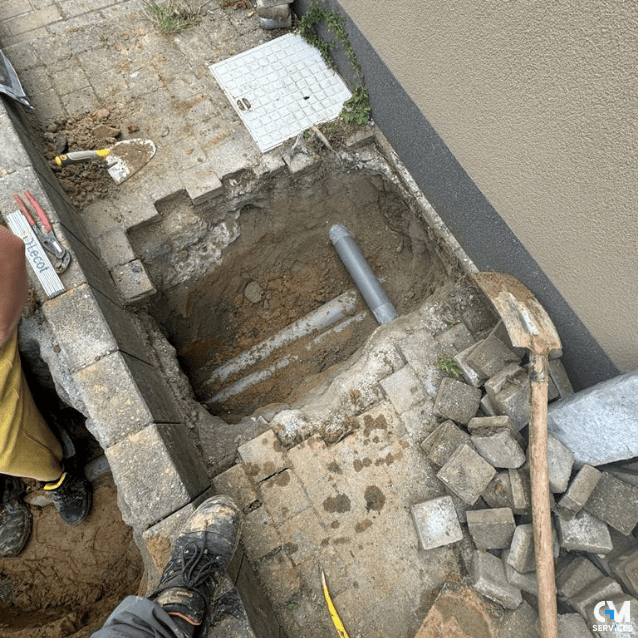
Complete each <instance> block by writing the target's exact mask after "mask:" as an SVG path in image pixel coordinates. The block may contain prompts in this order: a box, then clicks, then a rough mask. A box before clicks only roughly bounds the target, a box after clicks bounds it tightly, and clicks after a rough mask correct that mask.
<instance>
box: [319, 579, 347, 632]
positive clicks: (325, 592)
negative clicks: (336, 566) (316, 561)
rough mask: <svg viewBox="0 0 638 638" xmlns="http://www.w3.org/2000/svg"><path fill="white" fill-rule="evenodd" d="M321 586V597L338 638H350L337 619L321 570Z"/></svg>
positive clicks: (339, 619) (337, 615)
mask: <svg viewBox="0 0 638 638" xmlns="http://www.w3.org/2000/svg"><path fill="white" fill-rule="evenodd" d="M321 585H322V587H323V595H324V596H325V597H326V603H327V604H328V612H329V613H330V618H331V620H332V624H333V625H334V627H335V629H336V630H337V633H338V634H339V638H350V637H349V636H348V632H347V631H346V628H345V627H344V626H343V623H342V622H341V618H339V614H338V613H337V610H336V609H335V606H334V605H333V604H332V598H330V593H329V592H328V585H327V584H326V575H325V574H324V572H323V569H322V570H321Z"/></svg>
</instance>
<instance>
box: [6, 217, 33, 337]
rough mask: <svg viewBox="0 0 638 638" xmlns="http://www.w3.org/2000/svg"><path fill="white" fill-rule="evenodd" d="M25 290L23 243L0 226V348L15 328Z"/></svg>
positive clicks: (25, 298)
mask: <svg viewBox="0 0 638 638" xmlns="http://www.w3.org/2000/svg"><path fill="white" fill-rule="evenodd" d="M28 292H29V286H28V283H27V268H26V257H25V255H24V242H23V241H22V240H21V239H20V238H19V237H16V236H15V235H14V234H12V233H11V232H9V231H8V230H7V229H6V228H5V227H4V226H2V225H0V347H2V346H3V345H4V344H5V342H6V341H7V340H8V339H9V337H11V336H12V335H13V333H14V331H15V329H16V328H17V326H18V321H20V314H21V312H22V308H23V307H24V304H25V303H26V302H27V294H28Z"/></svg>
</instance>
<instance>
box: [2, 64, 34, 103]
mask: <svg viewBox="0 0 638 638" xmlns="http://www.w3.org/2000/svg"><path fill="white" fill-rule="evenodd" d="M0 93H4V94H5V95H8V96H9V97H11V98H13V99H14V100H16V102H20V104H22V105H23V106H26V107H27V108H28V109H33V106H32V105H31V102H29V98H28V97H27V96H26V95H25V94H24V90H23V88H22V85H21V84H20V80H18V75H17V73H16V72H15V69H14V68H13V66H12V65H11V62H9V59H8V58H7V56H6V55H5V54H4V53H2V51H0Z"/></svg>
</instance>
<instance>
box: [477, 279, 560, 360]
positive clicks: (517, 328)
mask: <svg viewBox="0 0 638 638" xmlns="http://www.w3.org/2000/svg"><path fill="white" fill-rule="evenodd" d="M474 279H475V281H476V283H477V284H478V285H479V286H480V288H481V290H482V291H483V292H484V293H485V295H486V296H487V298H488V299H489V300H490V301H491V302H492V304H493V305H494V307H495V308H496V312H497V313H498V314H499V315H500V317H501V319H502V320H503V324H504V325H505V328H506V330H507V334H508V335H509V338H510V339H511V341H512V345H513V346H515V347H517V348H525V349H526V350H528V351H529V352H531V353H532V354H536V355H541V356H545V357H548V358H550V359H555V358H557V357H560V356H561V355H562V346H561V342H560V337H559V336H558V331H557V330H556V327H555V326H554V323H553V321H552V320H551V319H550V317H549V315H548V314H547V311H546V310H545V308H543V306H541V304H540V303H539V301H538V300H537V299H536V297H535V296H534V295H533V294H532V292H531V291H530V290H529V288H527V287H526V286H524V285H523V284H522V283H521V282H520V281H519V280H518V279H516V277H512V275H508V274H505V273H497V272H480V273H477V274H475V275H474Z"/></svg>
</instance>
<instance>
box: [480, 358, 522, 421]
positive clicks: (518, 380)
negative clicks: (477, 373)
mask: <svg viewBox="0 0 638 638" xmlns="http://www.w3.org/2000/svg"><path fill="white" fill-rule="evenodd" d="M485 390H486V392H487V395H488V396H489V398H490V401H491V403H492V406H493V407H494V410H495V411H496V413H497V414H506V415H507V416H509V417H511V419H512V420H513V421H514V427H515V429H516V430H521V429H522V428H524V427H525V426H526V425H527V424H528V423H529V419H530V415H531V408H530V405H531V404H530V400H531V386H530V382H529V376H528V374H527V371H526V370H524V369H523V368H520V367H519V366H516V365H515V364H511V365H510V366H507V367H506V368H504V369H503V370H501V372H499V373H498V374H496V375H495V376H494V377H491V378H490V379H488V380H487V381H486V382H485Z"/></svg>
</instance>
